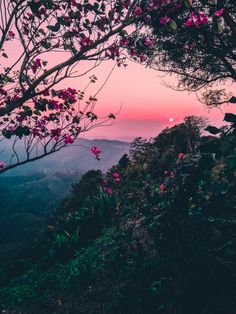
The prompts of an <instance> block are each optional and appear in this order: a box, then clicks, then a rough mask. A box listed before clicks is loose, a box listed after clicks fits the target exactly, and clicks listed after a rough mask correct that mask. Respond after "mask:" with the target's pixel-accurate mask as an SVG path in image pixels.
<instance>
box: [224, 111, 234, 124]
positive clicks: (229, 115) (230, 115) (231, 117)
mask: <svg viewBox="0 0 236 314" xmlns="http://www.w3.org/2000/svg"><path fill="white" fill-rule="evenodd" d="M224 121H226V122H231V123H236V114H233V113H226V114H225V117H224Z"/></svg>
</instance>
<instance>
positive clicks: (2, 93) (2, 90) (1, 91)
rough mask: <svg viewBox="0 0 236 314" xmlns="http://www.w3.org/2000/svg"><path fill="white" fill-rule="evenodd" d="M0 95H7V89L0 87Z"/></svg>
mask: <svg viewBox="0 0 236 314" xmlns="http://www.w3.org/2000/svg"><path fill="white" fill-rule="evenodd" d="M0 95H4V96H7V91H5V89H3V88H0Z"/></svg>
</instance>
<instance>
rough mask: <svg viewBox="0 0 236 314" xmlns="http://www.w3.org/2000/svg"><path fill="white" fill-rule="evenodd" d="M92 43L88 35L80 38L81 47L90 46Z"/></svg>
mask: <svg viewBox="0 0 236 314" xmlns="http://www.w3.org/2000/svg"><path fill="white" fill-rule="evenodd" d="M92 44H93V41H92V40H91V39H90V38H89V37H85V38H82V40H81V46H82V47H86V46H91V45H92Z"/></svg>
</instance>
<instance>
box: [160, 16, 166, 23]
mask: <svg viewBox="0 0 236 314" xmlns="http://www.w3.org/2000/svg"><path fill="white" fill-rule="evenodd" d="M165 23H166V17H165V16H162V17H161V18H160V24H162V25H164V24H165Z"/></svg>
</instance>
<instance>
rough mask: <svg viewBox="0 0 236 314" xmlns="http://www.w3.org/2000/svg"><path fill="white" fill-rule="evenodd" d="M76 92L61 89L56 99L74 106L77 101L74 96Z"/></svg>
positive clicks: (69, 88)
mask: <svg viewBox="0 0 236 314" xmlns="http://www.w3.org/2000/svg"><path fill="white" fill-rule="evenodd" d="M77 94H78V92H77V91H76V89H73V88H71V87H68V88H67V89H62V90H60V91H59V93H58V98H60V99H63V100H65V101H67V102H68V103H70V104H74V103H75V102H76V101H77V98H76V95H77Z"/></svg>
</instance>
